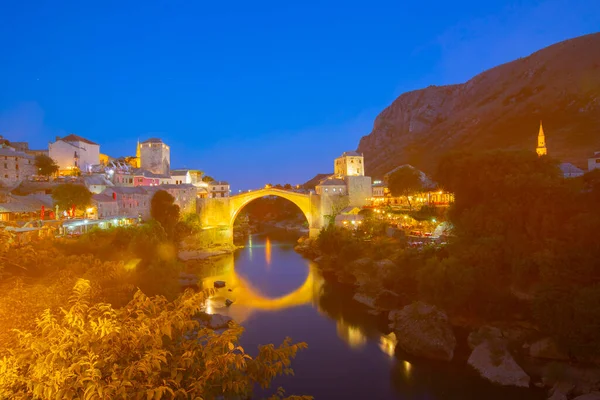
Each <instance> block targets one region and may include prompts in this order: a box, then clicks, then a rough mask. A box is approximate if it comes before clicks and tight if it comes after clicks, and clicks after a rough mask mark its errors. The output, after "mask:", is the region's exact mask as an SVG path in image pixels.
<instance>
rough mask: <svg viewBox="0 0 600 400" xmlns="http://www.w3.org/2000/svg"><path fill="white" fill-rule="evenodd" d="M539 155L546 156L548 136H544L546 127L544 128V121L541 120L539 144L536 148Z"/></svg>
mask: <svg viewBox="0 0 600 400" xmlns="http://www.w3.org/2000/svg"><path fill="white" fill-rule="evenodd" d="M535 152H536V153H537V155H538V156H540V157H541V156H545V155H546V154H547V151H546V137H545V136H544V128H542V121H540V132H539V133H538V145H537V148H536V149H535Z"/></svg>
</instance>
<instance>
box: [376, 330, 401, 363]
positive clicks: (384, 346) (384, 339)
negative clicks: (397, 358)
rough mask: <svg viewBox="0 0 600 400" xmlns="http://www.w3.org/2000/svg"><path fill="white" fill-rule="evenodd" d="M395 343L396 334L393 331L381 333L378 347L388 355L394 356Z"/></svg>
mask: <svg viewBox="0 0 600 400" xmlns="http://www.w3.org/2000/svg"><path fill="white" fill-rule="evenodd" d="M396 343H397V341H396V334H394V333H393V332H392V333H390V334H389V335H381V337H380V338H379V348H380V349H381V351H383V352H384V353H385V354H387V355H388V356H390V357H394V352H395V350H396Z"/></svg>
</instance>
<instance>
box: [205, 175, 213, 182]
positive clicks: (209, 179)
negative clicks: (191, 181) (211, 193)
mask: <svg viewBox="0 0 600 400" xmlns="http://www.w3.org/2000/svg"><path fill="white" fill-rule="evenodd" d="M214 180H215V179H214V178H213V177H212V176H208V175H204V176H203V177H202V182H207V183H210V182H214Z"/></svg>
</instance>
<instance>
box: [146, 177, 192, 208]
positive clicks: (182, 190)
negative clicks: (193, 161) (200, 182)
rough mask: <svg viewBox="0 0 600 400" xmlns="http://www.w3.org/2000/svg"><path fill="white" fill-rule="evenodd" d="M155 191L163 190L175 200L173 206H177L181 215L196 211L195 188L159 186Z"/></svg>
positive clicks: (189, 185)
mask: <svg viewBox="0 0 600 400" xmlns="http://www.w3.org/2000/svg"><path fill="white" fill-rule="evenodd" d="M156 190H164V191H166V192H168V193H169V194H170V195H171V196H173V197H174V198H175V204H177V205H178V206H179V209H180V210H181V212H182V213H189V212H194V211H195V210H196V196H197V188H196V187H195V186H194V185H192V184H189V183H188V184H178V185H173V184H169V185H161V186H159V187H158V188H156Z"/></svg>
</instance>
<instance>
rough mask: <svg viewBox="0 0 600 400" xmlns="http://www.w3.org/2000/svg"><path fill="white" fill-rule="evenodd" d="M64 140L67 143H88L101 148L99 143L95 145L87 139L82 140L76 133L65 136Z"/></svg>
mask: <svg viewBox="0 0 600 400" xmlns="http://www.w3.org/2000/svg"><path fill="white" fill-rule="evenodd" d="M60 140H63V141H65V142H83V143H87V144H94V145H96V146H99V145H98V143H94V142H92V141H91V140H87V139H85V138H82V137H81V136H79V135H75V134H74V133H71V134H70V135H68V136H65V137H64V138H62V139H60Z"/></svg>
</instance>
